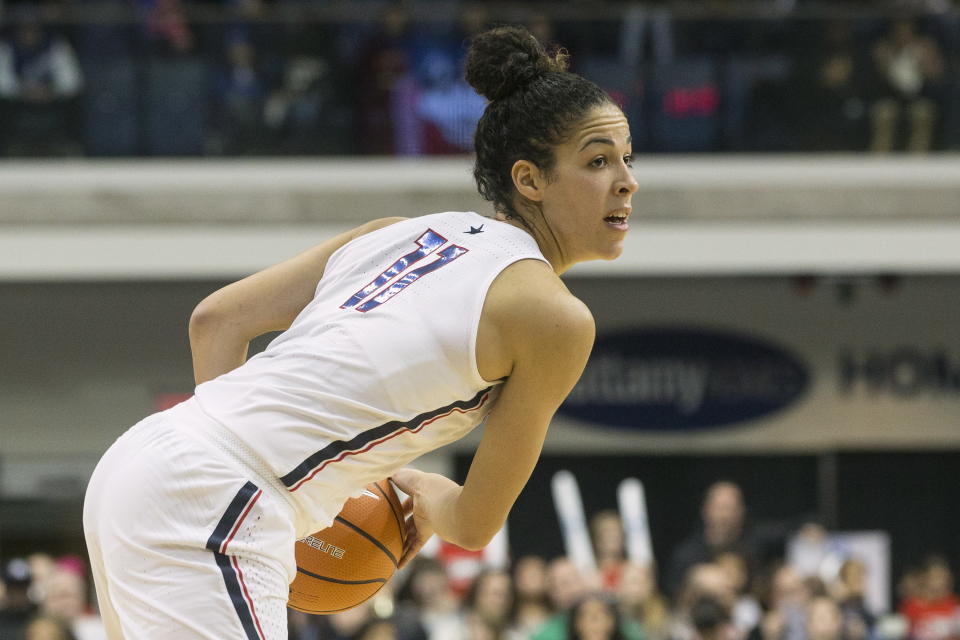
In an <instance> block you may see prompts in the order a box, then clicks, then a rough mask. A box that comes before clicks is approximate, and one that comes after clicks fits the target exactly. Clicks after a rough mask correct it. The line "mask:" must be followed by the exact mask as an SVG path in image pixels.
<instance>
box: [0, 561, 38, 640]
mask: <svg viewBox="0 0 960 640" xmlns="http://www.w3.org/2000/svg"><path fill="white" fill-rule="evenodd" d="M31 581H32V576H31V573H30V565H29V563H28V562H27V561H26V560H24V559H23V558H13V559H12V560H9V561H8V562H7V563H6V564H4V565H3V574H2V582H3V585H4V586H5V591H6V593H5V594H4V596H3V599H2V601H0V638H17V637H18V636H19V635H20V634H21V633H22V632H23V630H24V628H25V627H26V625H27V621H28V620H29V619H30V617H31V616H33V615H34V613H35V612H36V606H35V605H34V603H33V602H32V601H31V600H30V597H29V595H28V593H29V590H30V584H31Z"/></svg>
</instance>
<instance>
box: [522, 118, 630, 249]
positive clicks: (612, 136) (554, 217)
mask: <svg viewBox="0 0 960 640" xmlns="http://www.w3.org/2000/svg"><path fill="white" fill-rule="evenodd" d="M554 154H555V157H556V164H555V166H554V171H553V174H552V176H551V180H550V181H549V182H548V184H547V185H546V187H545V189H544V192H543V201H542V203H541V204H542V207H543V214H544V217H545V219H546V222H547V224H548V225H549V226H550V230H551V232H552V234H553V235H554V236H555V238H556V242H557V244H558V245H559V246H558V249H559V251H560V253H561V260H562V262H563V263H565V264H566V265H572V264H574V263H576V262H581V261H584V260H595V259H603V260H612V259H614V258H616V257H617V256H619V255H620V254H621V253H622V252H623V240H624V238H625V237H626V234H627V229H628V228H629V225H628V224H627V218H628V217H629V215H630V211H631V205H630V201H631V198H632V197H633V194H634V193H635V192H636V190H637V181H636V180H635V179H634V177H633V173H632V172H631V170H630V165H631V164H632V160H633V148H632V145H631V138H630V126H629V125H628V124H627V119H626V118H625V117H624V115H623V112H622V111H620V109H619V108H618V107H617V106H615V105H612V104H609V103H607V104H604V105H599V106H597V107H595V108H593V109H592V110H591V111H589V112H588V113H587V116H586V118H584V119H583V120H582V121H581V122H580V124H579V125H578V126H577V127H575V128H574V130H573V132H572V134H571V135H570V136H569V138H568V139H567V140H566V141H565V142H563V143H561V144H560V145H558V146H557V147H556V148H555V149H554Z"/></svg>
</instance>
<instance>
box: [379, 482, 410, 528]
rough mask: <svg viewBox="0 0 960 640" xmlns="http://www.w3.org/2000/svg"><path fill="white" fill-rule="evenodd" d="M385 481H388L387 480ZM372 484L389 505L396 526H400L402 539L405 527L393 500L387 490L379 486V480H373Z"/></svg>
mask: <svg viewBox="0 0 960 640" xmlns="http://www.w3.org/2000/svg"><path fill="white" fill-rule="evenodd" d="M387 482H390V481H389V480H387ZM373 486H375V487H376V488H377V491H379V492H380V494H381V495H382V496H383V498H384V499H385V500H386V501H387V504H389V505H390V511H392V512H393V517H394V519H395V520H396V521H397V526H398V527H399V528H400V539H401V541H402V540H403V538H405V537H406V536H404V535H403V534H404V531H405V527H404V526H403V519H402V518H401V517H400V515H399V514H397V509H396V508H395V507H394V506H393V500H391V499H390V497H389V496H388V495H387V492H386V491H384V490H383V488H382V487H381V486H380V483H379V482H374V483H373Z"/></svg>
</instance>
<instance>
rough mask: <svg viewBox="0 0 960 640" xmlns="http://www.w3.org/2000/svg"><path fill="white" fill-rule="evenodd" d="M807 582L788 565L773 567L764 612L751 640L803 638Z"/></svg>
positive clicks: (807, 599) (796, 639) (804, 632)
mask: <svg viewBox="0 0 960 640" xmlns="http://www.w3.org/2000/svg"><path fill="white" fill-rule="evenodd" d="M810 597H811V596H810V591H809V587H808V583H806V582H805V581H804V579H803V576H802V575H800V573H799V572H798V571H797V570H796V569H795V568H793V567H792V566H790V565H787V564H783V565H780V566H778V567H776V568H774V569H773V571H772V577H771V580H770V590H769V593H768V594H767V598H766V604H767V606H766V613H765V614H764V616H763V619H762V620H761V621H760V625H759V626H758V627H757V628H756V629H755V630H754V632H753V633H752V634H751V636H750V637H751V640H806V633H807V631H806V616H807V605H808V603H809V602H810Z"/></svg>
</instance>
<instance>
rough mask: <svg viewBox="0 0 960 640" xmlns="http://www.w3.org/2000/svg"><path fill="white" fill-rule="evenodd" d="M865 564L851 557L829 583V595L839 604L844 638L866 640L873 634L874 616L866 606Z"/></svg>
mask: <svg viewBox="0 0 960 640" xmlns="http://www.w3.org/2000/svg"><path fill="white" fill-rule="evenodd" d="M866 591H867V565H866V564H864V563H863V562H861V561H860V560H857V559H854V558H851V559H848V560H846V561H845V562H844V563H843V564H842V565H841V566H840V571H839V574H838V576H837V580H836V581H835V582H834V583H833V585H831V596H832V597H833V599H834V600H835V601H836V602H837V604H838V605H839V606H840V614H841V616H842V618H843V637H844V640H867V638H870V637H872V636H873V630H874V626H875V624H876V618H875V616H874V615H873V614H872V613H871V612H870V610H869V609H868V608H867V602H866Z"/></svg>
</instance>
